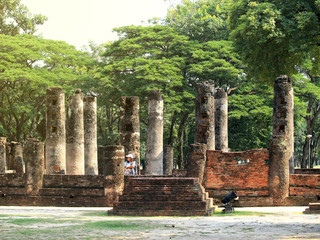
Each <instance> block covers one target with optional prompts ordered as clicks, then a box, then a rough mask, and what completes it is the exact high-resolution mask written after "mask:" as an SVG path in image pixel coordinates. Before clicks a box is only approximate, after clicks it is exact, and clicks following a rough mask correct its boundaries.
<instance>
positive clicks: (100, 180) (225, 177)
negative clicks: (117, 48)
mask: <svg viewBox="0 0 320 240" xmlns="http://www.w3.org/2000/svg"><path fill="white" fill-rule="evenodd" d="M64 98H65V97H64V93H63V91H62V89H60V88H50V89H48V90H47V101H46V123H47V126H46V131H47V135H46V144H45V146H44V144H43V143H41V142H39V141H38V140H36V139H27V141H26V142H25V143H24V144H23V147H24V149H23V150H24V151H23V155H22V144H21V143H15V142H12V143H6V139H5V138H4V137H2V138H0V205H29V206H114V207H115V208H114V211H113V212H112V214H119V215H121V214H129V215H130V214H131V215H189V216H190V215H195V214H198V215H210V214H211V213H212V211H213V210H214V207H213V204H219V203H220V201H221V199H222V198H223V197H224V196H225V195H226V194H228V193H229V192H231V191H235V192H237V195H238V196H239V197H240V199H239V201H238V202H237V206H275V205H285V206H290V205H308V204H309V203H310V202H319V201H320V190H319V184H320V174H319V173H318V174H315V173H314V172H313V173H312V174H307V173H306V172H305V171H303V169H301V170H300V172H299V171H298V170H296V171H295V172H294V174H292V173H290V170H289V168H290V164H289V163H290V161H292V157H293V152H294V149H293V129H294V128H293V107H294V106H293V91H292V86H291V82H290V78H288V77H287V76H280V77H279V78H277V79H276V81H275V87H274V116H273V132H272V141H271V144H270V149H252V150H249V151H243V152H230V151H229V150H228V135H227V132H228V131H227V128H228V127H227V108H228V107H227V105H228V103H227V101H228V99H227V95H226V93H225V92H224V91H223V90H221V89H216V92H215V94H214V85H213V83H212V82H204V83H199V84H197V99H196V123H195V125H196V135H195V143H194V144H191V145H190V147H189V157H188V159H187V165H186V169H183V170H177V169H174V166H173V162H174V156H173V149H172V147H171V146H169V145H163V121H164V119H163V111H164V109H163V98H162V95H161V92H160V91H158V90H155V91H151V92H150V96H149V101H148V132H147V149H146V156H145V157H146V166H145V169H143V171H142V173H144V175H138V176H124V161H125V155H126V154H127V153H133V154H134V155H135V157H136V159H135V160H136V161H137V162H138V161H139V160H138V159H140V150H139V149H140V130H139V128H140V125H139V98H138V97H122V98H121V100H120V108H121V109H120V113H121V118H120V125H119V129H120V145H112V146H99V148H98V150H97V145H96V144H97V143H96V141H97V140H96V139H97V136H96V99H95V97H93V96H83V94H82V92H81V91H80V90H76V91H75V93H74V94H73V95H72V96H70V97H69V99H68V103H67V105H68V110H67V117H66V116H65V107H66V106H65V99H64ZM84 145H86V146H84ZM215 149H216V150H215ZM44 151H45V154H44ZM44 156H45V158H44ZM97 156H98V159H97ZM66 159H67V160H66ZM24 162H25V171H24V164H23V163H24ZM123 191H124V194H123V195H121V194H122V192H123ZM190 194H191V195H192V196H193V197H192V198H191V197H190ZM208 196H209V197H210V198H208ZM114 201H117V202H116V203H114ZM128 201H129V202H135V203H136V204H135V205H134V206H132V207H131V210H130V211H129V210H128V209H127V202H128ZM181 201H182V202H184V203H186V204H181ZM168 204H169V205H168ZM130 206H131V205H130ZM146 207H147V208H148V209H146Z"/></svg>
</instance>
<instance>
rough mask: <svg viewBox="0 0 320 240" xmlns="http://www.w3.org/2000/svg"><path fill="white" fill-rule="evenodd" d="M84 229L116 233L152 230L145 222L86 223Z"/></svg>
mask: <svg viewBox="0 0 320 240" xmlns="http://www.w3.org/2000/svg"><path fill="white" fill-rule="evenodd" d="M83 226H84V227H87V228H91V229H99V230H114V231H125V230H140V229H152V227H151V226H150V225H147V224H145V222H139V221H138V222H137V221H119V220H118V221H98V222H90V223H85V224H84V225H83Z"/></svg>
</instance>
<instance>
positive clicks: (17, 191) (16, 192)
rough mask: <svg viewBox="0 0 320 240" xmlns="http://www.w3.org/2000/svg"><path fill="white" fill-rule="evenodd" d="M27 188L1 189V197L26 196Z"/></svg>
mask: <svg viewBox="0 0 320 240" xmlns="http://www.w3.org/2000/svg"><path fill="white" fill-rule="evenodd" d="M26 194H27V190H26V188H25V187H0V197H1V196H7V195H26Z"/></svg>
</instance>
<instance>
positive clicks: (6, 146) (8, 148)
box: [5, 142, 12, 170]
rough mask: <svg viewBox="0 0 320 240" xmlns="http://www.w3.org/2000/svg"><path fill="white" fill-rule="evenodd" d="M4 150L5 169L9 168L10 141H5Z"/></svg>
mask: <svg viewBox="0 0 320 240" xmlns="http://www.w3.org/2000/svg"><path fill="white" fill-rule="evenodd" d="M5 150H6V170H11V169H10V168H11V165H12V164H11V156H10V154H11V143H9V142H6V145H5Z"/></svg>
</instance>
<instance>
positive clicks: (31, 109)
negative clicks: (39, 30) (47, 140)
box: [0, 34, 91, 141]
mask: <svg viewBox="0 0 320 240" xmlns="http://www.w3.org/2000/svg"><path fill="white" fill-rule="evenodd" d="M89 61H91V60H88V59H87V58H86V55H85V54H83V53H81V52H78V51H77V50H75V48H74V47H72V46H70V45H68V44H66V43H65V42H58V41H52V40H45V39H42V38H39V37H35V36H32V35H17V36H9V35H3V34H0V123H1V125H2V128H3V129H2V131H4V132H2V134H3V135H4V136H7V137H8V138H9V139H10V140H15V141H21V140H24V139H25V138H26V137H30V136H34V135H36V134H37V133H36V131H35V130H36V128H37V126H39V125H40V123H41V121H42V120H43V119H44V116H45V114H44V112H43V105H44V102H45V90H46V89H47V88H48V87H53V86H60V87H62V88H63V89H64V90H66V91H67V92H68V91H71V90H72V89H73V88H74V87H76V86H79V85H80V82H81V81H82V78H83V72H82V71H81V70H80V69H81V66H82V65H85V64H88V63H89ZM78 64H79V65H78ZM38 130H39V132H40V134H42V136H43V129H38Z"/></svg>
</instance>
